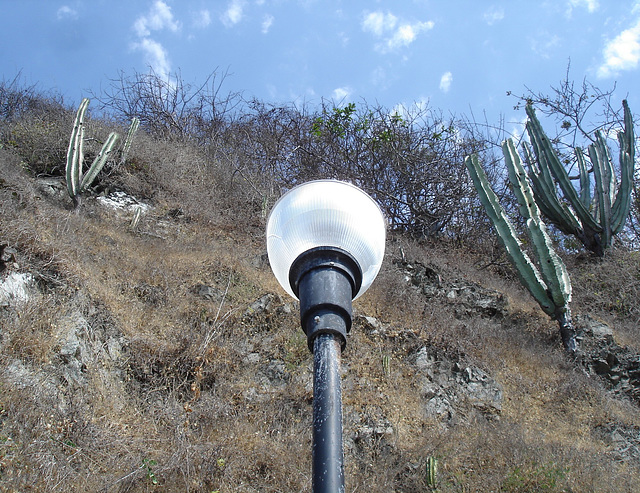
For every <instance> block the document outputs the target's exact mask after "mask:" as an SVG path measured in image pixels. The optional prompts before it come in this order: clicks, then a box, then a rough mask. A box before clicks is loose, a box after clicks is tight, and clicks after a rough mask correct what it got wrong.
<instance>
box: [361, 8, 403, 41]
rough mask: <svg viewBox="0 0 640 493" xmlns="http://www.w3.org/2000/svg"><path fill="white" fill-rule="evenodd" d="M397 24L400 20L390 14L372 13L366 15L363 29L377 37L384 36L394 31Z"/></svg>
mask: <svg viewBox="0 0 640 493" xmlns="http://www.w3.org/2000/svg"><path fill="white" fill-rule="evenodd" d="M397 23H398V18H397V17H396V16H395V15H393V14H391V13H389V12H387V13H386V14H385V13H383V12H370V13H368V14H367V15H365V18H364V21H363V22H362V29H364V30H365V31H370V32H372V33H373V34H375V35H376V36H382V35H383V34H385V33H386V32H388V31H391V30H393V28H395V27H396V24H397Z"/></svg>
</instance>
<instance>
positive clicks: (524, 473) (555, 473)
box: [500, 464, 568, 493]
mask: <svg viewBox="0 0 640 493" xmlns="http://www.w3.org/2000/svg"><path fill="white" fill-rule="evenodd" d="M567 472H568V469H566V468H562V467H559V466H557V465H556V464H543V465H541V466H538V467H535V468H531V469H528V468H522V467H515V468H514V469H513V471H511V472H510V473H509V475H508V476H507V477H506V478H505V479H504V481H503V482H502V487H501V488H500V491H503V492H507V493H531V492H551V491H558V490H557V488H558V482H559V481H562V480H563V479H564V478H565V477H566V475H567ZM562 491H564V490H562Z"/></svg>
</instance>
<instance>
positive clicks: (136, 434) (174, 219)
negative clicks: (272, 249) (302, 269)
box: [0, 135, 640, 492]
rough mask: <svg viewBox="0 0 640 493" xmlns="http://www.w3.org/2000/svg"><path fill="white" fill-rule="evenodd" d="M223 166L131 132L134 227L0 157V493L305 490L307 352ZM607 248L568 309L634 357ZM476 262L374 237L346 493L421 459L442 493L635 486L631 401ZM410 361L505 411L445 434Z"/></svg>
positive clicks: (393, 481) (462, 407)
mask: <svg viewBox="0 0 640 493" xmlns="http://www.w3.org/2000/svg"><path fill="white" fill-rule="evenodd" d="M229 166H230V165H229V163H225V162H224V161H223V160H221V161H217V162H215V163H211V162H207V160H206V159H204V158H203V157H202V156H201V155H200V154H199V153H198V152H197V151H196V150H193V149H189V148H185V147H177V146H174V145H169V144H164V143H157V142H153V141H151V140H149V139H148V138H147V137H144V136H142V135H141V138H140V141H139V147H137V149H135V152H133V156H132V160H131V162H129V163H128V164H127V166H126V167H124V168H122V169H119V170H116V171H114V172H113V174H112V175H111V177H110V178H109V179H107V180H106V181H105V183H104V185H105V186H107V185H108V186H112V187H121V188H123V189H125V190H127V191H129V192H131V193H135V194H138V196H139V197H140V198H143V199H145V200H147V201H148V202H149V203H151V204H152V205H153V206H154V208H153V209H152V210H151V211H150V212H149V213H148V214H147V215H145V216H144V217H143V218H142V220H141V222H140V224H139V225H138V227H137V229H136V230H135V231H133V230H131V228H130V227H129V225H130V220H131V217H130V214H126V213H121V212H115V211H111V210H109V209H107V208H104V207H103V206H101V205H99V204H98V203H97V202H96V201H95V200H93V199H90V198H87V199H86V200H85V201H84V202H83V205H82V206H81V208H80V209H79V210H76V211H73V210H71V208H70V201H68V200H65V199H64V195H63V196H62V197H63V198H62V199H59V198H57V199H55V198H51V197H49V196H47V195H45V194H43V193H42V192H41V191H39V190H38V188H37V187H36V185H35V183H34V181H33V178H32V177H30V176H29V175H27V174H25V173H24V172H23V171H22V169H21V166H20V159H18V158H16V157H15V156H12V155H11V154H9V153H7V152H6V151H2V154H1V155H0V176H2V180H3V181H2V182H0V208H1V211H0V212H1V215H2V222H1V223H0V243H8V244H9V245H10V246H11V247H12V248H14V249H15V250H16V252H17V253H16V260H17V266H11V267H10V269H11V270H17V271H21V272H31V273H32V274H33V275H34V277H35V279H36V285H37V290H38V292H39V293H40V294H39V295H37V296H35V297H34V298H33V299H32V300H31V301H30V302H29V304H27V305H26V306H18V307H13V306H12V307H0V323H1V324H2V329H1V331H0V366H1V373H0V478H1V479H0V491H25V490H27V489H32V490H34V491H109V492H111V491H113V492H129V491H194V492H196V491H202V492H211V491H216V490H219V491H221V492H222V491H234V492H258V491H260V492H268V491H273V492H276V491H278V492H280V491H292V492H293V491H308V490H309V489H310V484H311V478H310V470H311V466H310V464H311V458H310V451H311V404H312V402H311V401H312V388H311V364H312V362H311V357H310V355H309V353H308V351H307V349H306V340H305V338H304V337H303V336H302V334H301V332H300V329H299V328H298V323H299V321H298V315H297V312H296V310H297V306H296V305H295V303H293V302H289V301H288V300H287V299H286V298H285V297H284V294H283V293H282V291H281V289H280V288H279V287H278V286H277V283H276V281H275V280H274V279H273V276H272V275H271V273H270V271H269V268H268V266H267V265H266V263H265V261H264V253H265V248H264V243H263V238H262V235H263V227H264V218H263V217H262V216H261V211H260V209H259V208H256V203H255V197H253V196H252V195H251V194H250V193H248V192H247V191H246V190H243V191H238V192H236V191H235V190H234V189H233V188H229V184H230V183H231V182H230V176H231V175H232V173H231V172H229ZM225 169H226V170H227V171H225ZM234 186H235V185H234ZM402 255H404V256H405V259H407V260H409V261H411V262H421V263H422V264H424V265H428V266H430V268H432V269H433V270H434V271H435V272H437V273H438V274H439V275H440V276H441V278H442V283H443V284H444V285H445V286H449V285H451V283H453V282H461V281H465V282H471V283H475V285H478V286H480V287H482V288H483V289H486V290H494V291H498V292H501V293H504V294H505V296H506V298H507V309H506V313H505V314H503V315H496V316H487V315H486V314H482V313H479V312H478V313H473V312H468V311H464V310H460V309H459V308H460V306H459V302H458V301H456V300H454V299H451V298H449V297H447V296H446V295H444V296H433V297H425V296H424V295H423V294H422V293H421V292H420V291H419V290H418V289H416V288H415V287H413V286H411V284H410V283H407V281H406V279H405V276H406V273H405V272H404V271H403V267H402V264H401V263H399V261H400V260H401V259H402ZM616 255H619V256H612V257H611V258H610V259H607V260H605V261H604V263H602V264H598V265H596V266H595V267H594V266H593V265H592V264H577V263H576V264H575V265H574V264H571V266H570V269H571V273H572V275H573V276H574V279H575V281H574V285H575V293H576V294H575V307H576V308H575V309H576V310H577V311H583V310H584V311H586V310H587V309H589V310H591V309H593V310H594V312H595V315H597V316H600V317H601V318H606V319H607V320H609V321H611V322H612V323H614V327H615V329H616V335H618V334H619V335H620V336H621V337H623V338H624V340H625V341H629V342H632V343H634V344H635V342H634V341H635V340H636V339H635V337H636V330H634V329H637V324H636V325H634V323H635V322H634V320H635V318H634V317H636V316H637V314H636V311H635V308H634V307H635V306H637V303H636V300H635V298H634V296H635V291H634V289H635V288H634V286H635V284H634V282H635V277H634V276H635V275H636V274H637V269H635V267H634V266H635V265H636V264H635V263H634V262H636V260H637V259H636V257H635V256H634V255H633V254H622V253H620V254H616ZM487 263H488V262H487V260H486V257H484V256H483V255H481V254H477V255H475V256H474V255H472V253H471V252H470V251H469V248H468V247H461V246H459V245H455V244H450V243H438V242H434V243H429V244H421V243H418V242H413V241H410V240H407V239H403V238H391V239H390V240H389V243H388V249H387V258H386V259H385V264H384V266H383V270H382V272H381V273H380V276H379V278H378V279H377V280H376V282H375V284H374V286H373V287H372V288H371V290H370V291H369V292H368V293H367V294H366V295H365V296H363V297H362V299H360V300H358V301H357V302H356V306H355V310H356V315H357V317H356V320H355V324H354V328H353V332H352V336H351V337H350V340H349V345H348V348H347V350H346V352H345V353H344V355H343V370H344V375H343V400H344V423H345V458H346V473H347V491H349V492H364V491H367V492H378V491H380V492H388V491H397V492H414V491H427V490H428V486H427V483H426V477H425V473H424V470H425V462H426V459H427V458H428V457H437V458H438V461H439V465H440V473H439V486H438V491H443V492H462V491H465V492H467V491H483V492H487V491H509V492H516V491H557V492H560V491H598V492H603V491H604V492H606V491H611V492H617V491H633V490H634V488H635V485H637V484H638V482H639V481H640V464H638V462H637V461H634V460H631V459H628V460H620V457H619V456H618V455H616V453H615V447H614V446H613V444H612V443H611V442H610V441H608V439H607V438H606V435H605V434H603V432H602V431H601V430H602V429H603V427H606V426H609V425H611V424H616V425H619V426H625V427H628V428H630V429H633V427H640V419H639V418H638V413H637V406H636V405H635V404H632V403H629V402H627V401H624V400H623V399H620V398H617V397H614V396H612V395H611V394H609V393H608V392H607V391H606V389H605V388H604V387H603V386H602V384H601V383H600V382H599V381H597V380H595V379H593V378H589V377H587V376H586V375H584V374H583V373H581V371H579V370H578V369H577V368H576V367H575V366H574V365H573V364H572V363H571V362H568V361H567V360H566V359H565V357H564V355H563V353H562V351H561V344H560V342H559V338H558V336H557V334H556V332H557V329H556V327H555V325H554V322H552V321H550V320H549V319H548V318H547V317H545V316H544V315H543V314H542V313H541V312H540V310H539V309H538V308H537V306H536V305H535V304H534V303H533V302H532V301H531V299H530V298H529V297H528V295H527V293H526V292H524V290H523V289H522V288H521V287H520V286H519V285H518V284H517V283H515V282H514V280H513V278H512V277H510V274H509V269H508V268H503V267H502V266H497V267H496V266H491V267H488V268H483V267H484V266H486V265H487ZM634 269H635V270H634ZM612 272H615V273H616V275H615V276H613V275H612ZM0 275H1V274H0ZM619 276H622V277H619ZM596 285H598V286H601V287H602V289H600V291H597V292H596V291H595V290H594V289H593V287H594V286H596ZM204 287H206V288H207V289H205V290H204V291H203V288H204ZM265 296H266V298H264V300H266V302H265V303H266V305H267V307H266V308H264V309H263V308H261V307H260V306H258V305H254V308H253V309H249V308H250V307H251V306H252V304H253V303H254V302H255V301H256V300H259V299H261V298H263V297H265ZM607 297H609V298H607ZM620 297H623V298H624V299H625V300H626V301H625V304H624V309H623V308H620V309H618V308H617V307H616V304H615V302H613V300H614V299H615V298H620ZM612 303H613V304H612ZM634 303H635V305H634ZM360 315H362V316H370V317H376V318H377V319H378V320H379V321H380V322H381V323H382V325H383V329H382V330H374V329H372V328H371V327H370V326H369V325H368V324H367V323H366V321H365V319H364V318H363V317H360ZM70 327H71V328H70ZM423 347H428V348H429V349H430V351H433V352H434V354H437V355H439V356H441V357H442V358H450V359H451V360H452V361H460V362H461V363H463V364H465V365H470V364H473V365H476V366H478V367H480V368H482V369H483V370H485V371H486V372H487V373H488V374H489V375H491V376H492V377H493V378H494V379H496V380H497V381H498V382H499V384H500V385H501V386H502V388H503V392H504V400H503V403H502V411H501V413H500V414H499V415H493V416H490V415H486V414H485V413H483V412H480V411H478V410H477V409H474V408H472V407H470V406H468V405H467V404H465V403H464V402H461V403H458V404H457V407H456V412H457V415H456V418H455V419H453V420H442V419H436V418H434V417H433V416H428V415H427V414H426V412H425V400H424V396H423V395H422V393H421V390H420V380H419V375H418V374H417V371H416V367H415V356H416V354H417V352H418V351H419V350H420V348H423ZM69 348H71V349H69ZM385 361H386V362H388V365H387V363H385ZM74 365H76V366H74ZM78 365H79V366H78ZM376 429H378V430H382V431H373V432H369V431H367V430H376ZM385 430H390V431H385Z"/></svg>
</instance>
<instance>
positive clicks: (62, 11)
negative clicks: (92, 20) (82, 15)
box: [56, 5, 78, 20]
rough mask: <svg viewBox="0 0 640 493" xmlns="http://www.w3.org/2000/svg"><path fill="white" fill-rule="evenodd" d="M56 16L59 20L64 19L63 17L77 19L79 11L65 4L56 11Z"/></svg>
mask: <svg viewBox="0 0 640 493" xmlns="http://www.w3.org/2000/svg"><path fill="white" fill-rule="evenodd" d="M56 17H57V18H58V20H63V19H72V20H76V19H77V18H78V11H77V10H75V9H73V8H71V7H69V6H68V5H63V6H62V7H60V8H59V9H58V11H57V12H56Z"/></svg>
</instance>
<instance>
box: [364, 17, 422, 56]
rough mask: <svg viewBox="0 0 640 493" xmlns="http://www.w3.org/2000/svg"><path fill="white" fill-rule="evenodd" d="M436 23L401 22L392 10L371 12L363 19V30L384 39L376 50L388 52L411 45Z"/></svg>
mask: <svg viewBox="0 0 640 493" xmlns="http://www.w3.org/2000/svg"><path fill="white" fill-rule="evenodd" d="M433 26H434V23H433V22H432V21H427V22H414V23H409V22H400V21H399V19H398V18H397V17H396V16H395V15H393V14H391V13H390V12H387V13H383V12H380V11H377V12H369V13H367V14H366V15H365V16H364V20H363V21H362V30H363V31H365V32H370V33H372V34H373V35H374V36H376V37H377V38H381V39H382V41H381V42H380V43H378V44H377V45H376V50H378V51H380V52H381V53H387V52H390V51H394V50H397V49H398V48H402V47H403V46H409V45H410V44H411V43H413V42H414V41H415V40H416V37H417V36H418V34H420V33H421V32H422V31H428V30H430V29H433Z"/></svg>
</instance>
